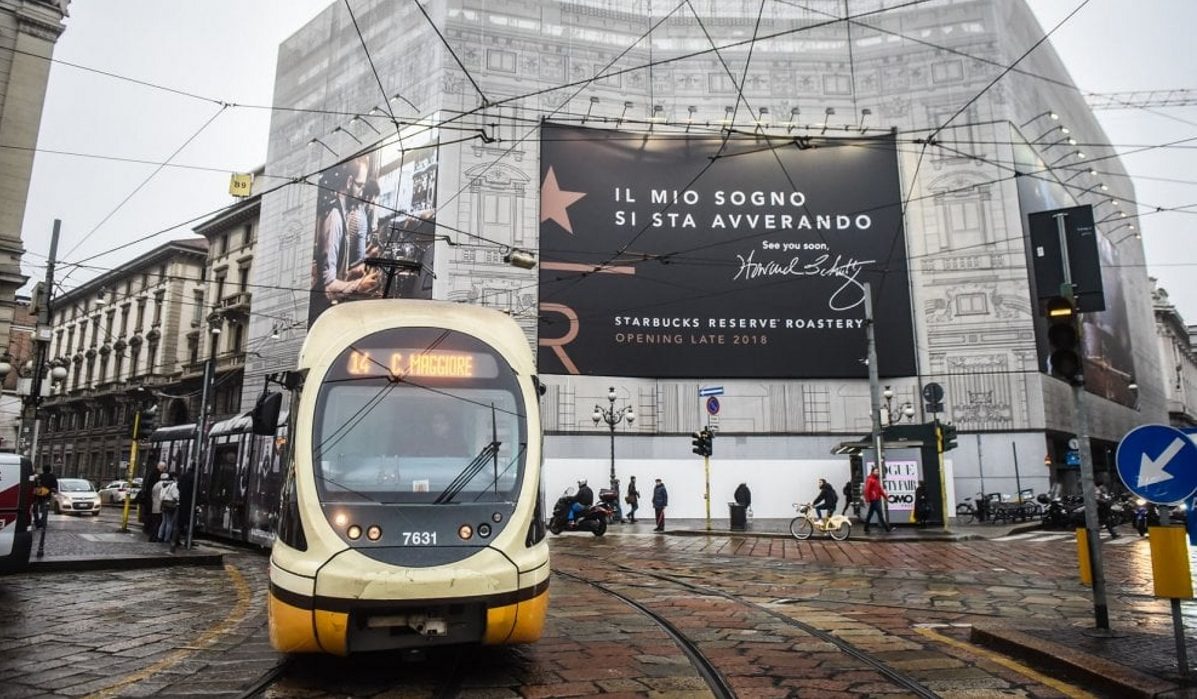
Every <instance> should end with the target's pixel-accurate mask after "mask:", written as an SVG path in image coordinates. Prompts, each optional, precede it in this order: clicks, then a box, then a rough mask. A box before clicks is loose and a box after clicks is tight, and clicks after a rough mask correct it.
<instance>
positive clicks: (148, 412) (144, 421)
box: [129, 406, 158, 439]
mask: <svg viewBox="0 0 1197 699" xmlns="http://www.w3.org/2000/svg"><path fill="white" fill-rule="evenodd" d="M156 429H158V406H154V407H152V408H147V409H145V410H142V411H141V419H140V420H139V419H138V418H137V416H136V415H135V416H134V417H133V422H132V423H131V424H130V425H129V437H130V438H131V439H144V438H146V437H149V436H150V433H152V432H153V431H154V430H156Z"/></svg>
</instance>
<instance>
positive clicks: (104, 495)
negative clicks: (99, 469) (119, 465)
mask: <svg viewBox="0 0 1197 699" xmlns="http://www.w3.org/2000/svg"><path fill="white" fill-rule="evenodd" d="M129 497H130V492H129V481H112V482H111V483H109V484H108V485H106V486H104V487H103V488H100V502H105V503H108V504H109V505H116V504H120V503H123V502H124V501H125V499H126V498H129Z"/></svg>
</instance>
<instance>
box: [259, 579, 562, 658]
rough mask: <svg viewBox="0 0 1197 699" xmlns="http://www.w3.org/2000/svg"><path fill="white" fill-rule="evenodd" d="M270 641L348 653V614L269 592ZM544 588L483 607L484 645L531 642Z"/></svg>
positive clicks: (540, 623)
mask: <svg viewBox="0 0 1197 699" xmlns="http://www.w3.org/2000/svg"><path fill="white" fill-rule="evenodd" d="M269 605H270V606H269V610H268V615H269V619H270V645H272V646H273V647H274V649H275V650H277V651H279V652H282V653H331V654H333V655H348V654H349V614H348V612H332V611H328V610H324V609H302V608H300V607H296V606H293V605H290V604H287V603H286V602H284V601H282V600H281V599H279V598H278V597H277V596H276V595H275V594H274V593H273V592H272V593H271V594H270V596H269ZM548 607H549V593H548V590H545V591H544V592H541V593H540V594H538V595H536V596H535V597H532V598H531V599H528V600H524V601H522V602H516V603H515V604H508V605H504V606H501V607H489V608H488V609H487V610H486V632H485V635H484V636H483V638H482V643H483V644H485V645H505V644H515V643H533V642H535V641H537V640H539V639H540V636H541V633H542V632H543V630H544V622H545V616H546V614H547V613H548Z"/></svg>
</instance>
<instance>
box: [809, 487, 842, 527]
mask: <svg viewBox="0 0 1197 699" xmlns="http://www.w3.org/2000/svg"><path fill="white" fill-rule="evenodd" d="M838 502H839V496H838V495H836V493H835V487H834V486H832V485H831V484H830V483H828V482H827V481H826V480H825V479H823V478H820V479H819V497H817V498H815V502H814V506H815V517H817V518H819V519H823V511H824V510H826V511H827V518H828V519H831V515H833V514H835V506H836V504H837V503H838Z"/></svg>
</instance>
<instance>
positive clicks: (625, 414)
mask: <svg viewBox="0 0 1197 699" xmlns="http://www.w3.org/2000/svg"><path fill="white" fill-rule="evenodd" d="M607 401H608V403H609V405H608V407H606V408H604V407H602V406H601V405H598V404H596V405H595V406H594V413H593V414H592V415H591V416H590V419H591V420H594V424H595V426H598V424H599V423H600V422H605V423H607V428H608V429H609V430H611V490H613V491H615V519H616V521H623V507H622V506H621V505H620V504H619V479H618V478H616V477H615V426H616V425H618V424H619V423H620V422H622V421H623V420H627V421H628V426H631V424H632V423H633V422H634V421H635V420H636V413H635V412H634V411H633V410H632V406H630V405H625V406H623V407H622V408H620V409H618V410H616V409H615V387H614V386H612V387H610V388H608V389H607Z"/></svg>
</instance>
